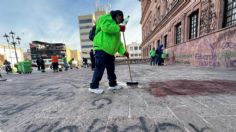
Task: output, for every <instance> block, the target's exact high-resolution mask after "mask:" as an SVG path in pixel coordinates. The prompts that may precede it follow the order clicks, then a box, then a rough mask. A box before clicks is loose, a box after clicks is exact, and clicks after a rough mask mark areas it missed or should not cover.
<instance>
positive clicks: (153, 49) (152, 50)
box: [149, 48, 156, 66]
mask: <svg viewBox="0 0 236 132" xmlns="http://www.w3.org/2000/svg"><path fill="white" fill-rule="evenodd" d="M149 56H150V59H151V62H150V65H151V66H152V65H155V60H156V50H155V48H152V49H151V50H150V52H149Z"/></svg>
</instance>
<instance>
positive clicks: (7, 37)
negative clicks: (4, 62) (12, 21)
mask: <svg viewBox="0 0 236 132" xmlns="http://www.w3.org/2000/svg"><path fill="white" fill-rule="evenodd" d="M3 37H4V38H6V40H7V43H8V48H9V58H10V59H11V63H12V56H11V45H10V43H9V36H8V35H7V34H6V33H5V34H4V36H3Z"/></svg>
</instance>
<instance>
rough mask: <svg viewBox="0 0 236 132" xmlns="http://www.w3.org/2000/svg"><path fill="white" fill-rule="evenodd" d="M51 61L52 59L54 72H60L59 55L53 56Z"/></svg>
mask: <svg viewBox="0 0 236 132" xmlns="http://www.w3.org/2000/svg"><path fill="white" fill-rule="evenodd" d="M51 59H52V69H53V72H58V65H59V64H58V62H59V60H58V56H57V55H52V56H51Z"/></svg>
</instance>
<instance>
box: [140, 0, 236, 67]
mask: <svg viewBox="0 0 236 132" xmlns="http://www.w3.org/2000/svg"><path fill="white" fill-rule="evenodd" d="M140 1H141V7H142V18H141V24H142V40H143V41H142V44H141V48H142V57H143V58H147V57H148V53H149V51H150V49H151V48H152V47H155V48H156V47H157V46H158V45H160V44H163V45H164V47H165V51H166V52H168V54H169V61H170V62H171V63H173V62H178V63H187V64H190V65H193V66H203V67H236V43H235V42H236V37H235V34H236V1H235V0H140Z"/></svg>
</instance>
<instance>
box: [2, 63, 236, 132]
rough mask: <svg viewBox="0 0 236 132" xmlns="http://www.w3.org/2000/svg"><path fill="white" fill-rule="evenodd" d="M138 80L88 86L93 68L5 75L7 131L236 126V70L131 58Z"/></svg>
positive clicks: (234, 131) (158, 131)
mask: <svg viewBox="0 0 236 132" xmlns="http://www.w3.org/2000/svg"><path fill="white" fill-rule="evenodd" d="M131 70H132V75H133V78H134V80H135V81H138V82H139V85H138V86H134V87H129V86H126V81H129V80H130V79H129V74H128V73H129V72H128V67H127V66H126V65H119V66H117V67H116V73H117V77H118V82H119V84H120V85H122V86H123V89H122V90H119V91H108V90H107V87H108V84H107V79H106V75H105V74H104V76H103V80H102V81H101V88H103V89H104V90H105V93H104V94H102V95H95V94H92V93H89V92H88V87H89V83H90V80H91V76H92V71H91V70H90V69H89V68H87V69H85V68H83V69H73V70H70V71H68V72H59V73H53V72H52V71H47V72H46V73H40V72H33V73H32V74H25V75H17V74H11V75H6V74H3V75H4V77H5V78H7V79H8V81H5V82H3V81H2V82H0V131H1V132H8V131H9V132H51V131H53V132H103V131H107V132H236V70H233V69H209V68H199V67H189V66H184V65H172V66H162V67H158V66H149V65H147V64H137V65H131Z"/></svg>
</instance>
